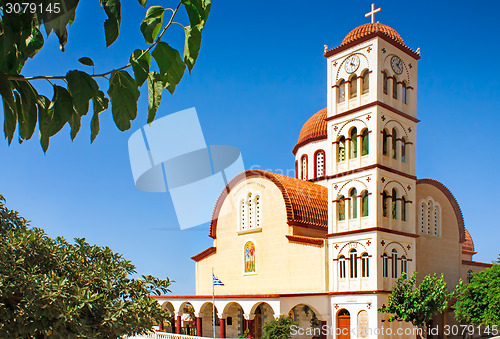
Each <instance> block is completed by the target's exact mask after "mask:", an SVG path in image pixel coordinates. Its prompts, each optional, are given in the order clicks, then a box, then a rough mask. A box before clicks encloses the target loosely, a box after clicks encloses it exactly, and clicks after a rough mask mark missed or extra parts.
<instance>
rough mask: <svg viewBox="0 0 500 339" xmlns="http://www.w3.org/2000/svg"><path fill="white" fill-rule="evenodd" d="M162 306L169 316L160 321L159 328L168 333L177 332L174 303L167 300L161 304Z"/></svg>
mask: <svg viewBox="0 0 500 339" xmlns="http://www.w3.org/2000/svg"><path fill="white" fill-rule="evenodd" d="M161 308H162V309H163V310H165V311H167V313H168V316H167V318H166V319H163V320H162V321H160V324H159V326H158V329H159V330H160V331H164V332H168V333H175V310H174V305H172V303H171V302H168V301H167V302H165V303H163V305H161Z"/></svg>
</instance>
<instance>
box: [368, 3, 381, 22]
mask: <svg viewBox="0 0 500 339" xmlns="http://www.w3.org/2000/svg"><path fill="white" fill-rule="evenodd" d="M381 10H382V9H380V8H377V9H375V4H372V10H371V11H370V12H368V13H366V14H365V18H368V17H369V16H371V17H372V24H373V23H375V13H378V12H380V11H381Z"/></svg>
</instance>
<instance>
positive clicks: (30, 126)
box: [14, 81, 38, 140]
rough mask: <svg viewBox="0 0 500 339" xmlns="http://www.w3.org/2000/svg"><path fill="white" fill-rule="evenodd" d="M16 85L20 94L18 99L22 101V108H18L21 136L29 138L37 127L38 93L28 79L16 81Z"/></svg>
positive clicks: (21, 137) (25, 138) (19, 101)
mask: <svg viewBox="0 0 500 339" xmlns="http://www.w3.org/2000/svg"><path fill="white" fill-rule="evenodd" d="M14 86H15V87H16V89H17V91H18V92H19V94H20V98H19V100H16V102H18V103H20V109H18V110H17V115H18V123H19V138H20V139H24V140H28V139H30V138H31V137H32V135H33V133H34V131H35V127H36V122H37V109H36V100H37V97H38V93H37V92H36V90H35V88H34V87H33V86H31V84H30V83H29V82H28V81H14Z"/></svg>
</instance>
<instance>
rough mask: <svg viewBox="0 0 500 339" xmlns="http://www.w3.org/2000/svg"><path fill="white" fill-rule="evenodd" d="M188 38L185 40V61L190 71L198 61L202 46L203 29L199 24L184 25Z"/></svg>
mask: <svg viewBox="0 0 500 339" xmlns="http://www.w3.org/2000/svg"><path fill="white" fill-rule="evenodd" d="M184 32H185V34H186V39H185V42H184V63H185V64H186V66H187V67H188V70H189V73H191V70H192V69H193V67H194V64H195V63H196V59H197V58H198V54H199V53H200V47H201V31H200V30H199V29H198V27H197V26H186V27H184Z"/></svg>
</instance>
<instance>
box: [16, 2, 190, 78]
mask: <svg viewBox="0 0 500 339" xmlns="http://www.w3.org/2000/svg"><path fill="white" fill-rule="evenodd" d="M181 4H182V3H181V2H179V4H178V5H177V7H176V8H175V9H174V10H173V9H171V8H168V9H170V10H172V16H171V17H170V20H169V21H168V23H167V25H166V26H165V27H164V28H163V30H162V31H161V33H160V34H159V35H158V38H157V39H156V41H155V42H154V43H153V44H152V45H151V46H149V48H148V49H146V50H144V51H143V52H142V53H141V55H139V57H138V58H137V60H138V59H140V58H141V57H142V56H143V55H144V54H146V53H148V52H149V51H151V50H152V49H153V47H155V46H156V45H157V44H158V42H160V41H161V38H162V36H163V35H164V34H165V32H166V31H167V29H168V28H169V27H170V26H171V25H172V24H178V25H180V26H182V25H181V24H179V23H177V22H174V17H175V15H176V14H177V11H178V10H179V8H180V7H181ZM182 27H183V28H184V26H182ZM130 66H132V64H131V63H130V62H129V63H128V64H126V65H125V66H123V67H120V68H118V69H113V70H111V71H108V72H105V73H101V74H92V75H90V74H89V75H90V76H91V77H92V78H105V79H107V78H106V75H110V74H111V73H113V72H116V71H121V70H124V69H126V68H129V67H130ZM7 79H9V80H16V81H31V80H48V81H49V82H50V80H65V79H66V76H65V75H36V76H31V77H24V76H22V75H8V76H7Z"/></svg>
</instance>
